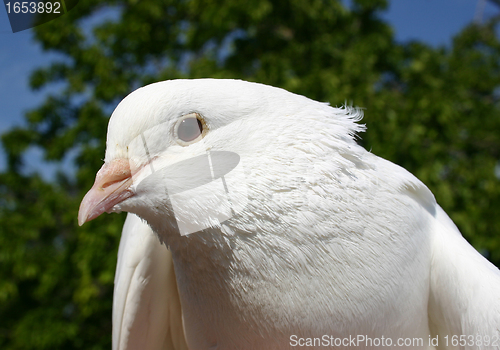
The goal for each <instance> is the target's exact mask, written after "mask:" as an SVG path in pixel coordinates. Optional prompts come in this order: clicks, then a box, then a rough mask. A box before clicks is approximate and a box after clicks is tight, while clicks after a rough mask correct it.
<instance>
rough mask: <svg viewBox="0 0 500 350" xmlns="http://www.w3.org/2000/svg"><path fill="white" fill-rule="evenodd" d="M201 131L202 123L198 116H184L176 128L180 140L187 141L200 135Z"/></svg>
mask: <svg viewBox="0 0 500 350" xmlns="http://www.w3.org/2000/svg"><path fill="white" fill-rule="evenodd" d="M202 131H203V125H202V124H201V121H199V120H198V118H186V119H184V120H183V121H181V123H180V125H179V129H178V130H177V136H178V137H179V138H180V139H181V140H182V141H186V142H189V141H192V140H194V139H195V138H197V137H198V136H200V135H201V132H202Z"/></svg>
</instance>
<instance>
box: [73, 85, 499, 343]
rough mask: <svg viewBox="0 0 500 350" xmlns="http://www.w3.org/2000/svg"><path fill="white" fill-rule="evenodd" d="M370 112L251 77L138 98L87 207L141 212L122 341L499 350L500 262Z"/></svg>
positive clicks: (127, 275) (132, 230)
mask: <svg viewBox="0 0 500 350" xmlns="http://www.w3.org/2000/svg"><path fill="white" fill-rule="evenodd" d="M361 117H362V115H361V112H360V111H359V110H357V109H353V108H333V107H330V106H329V105H328V104H326V103H320V102H316V101H313V100H310V99H308V98H306V97H303V96H299V95H295V94H292V93H290V92H287V91H285V90H282V89H279V88H274V87H270V86H266V85H262V84H257V83H249V82H245V81H237V80H217V79H200V80H173V81H165V82H159V83H155V84H151V85H148V86H146V87H143V88H140V89H138V90H136V91H134V92H133V93H131V94H130V95H129V96H127V97H126V98H125V99H124V100H123V101H122V102H121V103H120V104H119V105H118V107H117V108H116V110H115V111H114V113H113V115H112V116H111V119H110V122H109V129H108V136H107V149H106V157H105V164H104V165H103V167H102V168H101V170H100V171H99V172H98V173H97V176H96V181H95V184H94V186H93V187H92V189H91V190H90V191H89V192H88V193H87V195H86V196H85V198H84V199H83V201H82V204H81V207H80V212H79V223H80V225H81V224H83V223H84V222H86V221H89V220H92V219H93V218H95V217H97V216H99V215H100V214H101V213H103V212H119V211H127V212H129V213H130V214H128V217H127V220H126V222H125V226H124V228H123V233H122V238H121V243H120V249H119V255H118V266H117V270H116V279H115V291H114V302H113V349H115V350H118V349H119V350H125V349H127V350H130V349H137V350H138V349H140V350H143V349H148V350H156V349H191V350H198V349H218V350H223V349H229V350H234V349H294V348H309V349H311V348H318V349H319V348H321V349H323V348H335V349H344V348H345V349H347V348H358V349H371V348H377V349H380V348H395V349H397V348H400V349H403V348H404V349H412V348H414V349H500V338H499V336H500V335H499V332H500V272H499V270H498V269H497V268H496V267H495V266H494V265H492V264H491V263H490V262H488V261H487V260H486V259H485V258H483V256H481V255H480V254H479V253H478V252H477V251H476V250H475V249H474V248H472V246H470V245H469V244H468V243H467V241H466V240H465V239H464V238H463V237H462V235H461V234H460V232H459V231H458V229H457V228H456V226H455V225H454V224H453V222H452V221H451V220H450V218H449V217H448V216H447V215H446V213H445V212H444V211H443V210H442V209H441V207H440V206H439V205H438V204H436V202H435V199H434V196H433V195H432V193H431V192H430V191H429V189H428V188H427V187H426V186H425V185H424V184H423V183H422V182H420V181H419V180H418V179H417V178H415V177H414V176H413V175H412V174H410V173H409V172H407V171H406V170H405V169H403V168H401V167H399V166H397V165H395V164H393V163H391V162H389V161H387V160H384V159H382V158H379V157H377V156H375V155H373V154H371V153H369V152H367V151H366V150H365V149H363V148H362V147H361V146H359V145H357V144H356V143H355V141H354V137H355V133H356V132H358V131H362V130H363V129H364V126H362V125H360V124H358V123H356V122H357V121H359V120H360V119H361ZM132 213H133V214H132ZM136 215H137V216H136ZM141 219H142V220H141ZM160 242H162V243H164V244H165V245H166V246H168V247H169V250H168V249H167V248H166V247H165V246H164V245H162V244H161V243H160Z"/></svg>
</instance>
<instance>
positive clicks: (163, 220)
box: [78, 79, 362, 234]
mask: <svg viewBox="0 0 500 350" xmlns="http://www.w3.org/2000/svg"><path fill="white" fill-rule="evenodd" d="M359 118H360V115H359V113H358V114H357V113H350V111H349V110H345V109H336V108H332V107H330V106H328V105H327V104H325V103H319V102H316V101H313V100H310V99H308V98H305V97H303V96H299V95H295V94H292V93H289V92H287V91H285V90H282V89H279V88H274V87H270V86H266V85H262V84H257V83H249V82H244V81H237V80H217V79H199V80H172V81H165V82H159V83H155V84H151V85H148V86H145V87H143V88H140V89H138V90H136V91H134V92H133V93H131V94H130V95H129V96H127V97H126V98H125V99H124V100H123V101H122V102H121V103H120V104H119V105H118V106H117V108H116V109H115V111H114V112H113V114H112V116H111V119H110V121H109V127H108V136H107V142H106V145H107V148H106V157H105V163H104V165H103V166H102V168H101V169H100V170H99V172H98V173H97V176H96V180H95V183H94V186H93V187H92V188H91V189H90V191H89V192H88V193H87V195H86V196H85V198H84V199H83V201H82V203H81V206H80V212H79V216H78V221H79V224H80V225H82V224H83V223H85V222H87V221H89V220H92V219H94V218H96V217H98V216H99V215H100V214H102V213H103V212H116V211H128V212H132V213H135V214H137V215H139V216H140V217H142V218H143V219H145V220H147V221H148V223H149V224H150V225H151V226H152V227H153V228H154V229H155V230H156V231H158V230H164V229H168V228H170V229H171V228H172V227H175V226H176V225H177V224H180V223H179V217H178V215H175V214H179V215H180V216H182V218H181V221H182V220H183V219H184V220H186V221H190V220H191V221H197V222H198V223H197V224H196V225H194V226H189V224H188V227H187V228H185V232H188V231H191V232H193V230H195V229H196V227H198V228H199V227H202V226H207V225H209V226H210V225H212V224H214V222H216V221H219V222H220V221H221V217H220V215H219V214H220V213H219V214H214V215H212V217H211V216H210V215H208V218H205V219H206V220H205V221H206V222H203V220H204V219H203V218H201V216H203V215H202V214H200V213H201V212H203V210H206V207H207V206H208V207H212V208H211V209H214V208H215V207H217V206H221V208H222V209H220V210H222V211H224V210H225V211H232V213H233V214H234V211H235V207H234V206H235V205H236V206H238V204H240V209H242V208H243V207H244V206H245V205H246V204H247V202H246V199H247V197H248V196H249V195H250V196H252V195H251V194H249V193H248V191H247V190H248V187H247V182H248V180H249V178H251V182H253V183H256V182H259V181H260V180H259V178H264V177H269V179H272V178H273V176H275V177H282V178H283V177H284V175H285V173H286V172H287V171H295V172H297V171H298V172H300V170H299V169H297V168H293V167H290V165H291V164H292V165H293V163H294V162H295V161H296V160H297V159H301V156H302V155H304V154H307V153H308V152H309V151H310V149H309V151H307V148H308V147H309V146H307V143H312V144H314V143H321V142H323V141H324V142H325V145H326V144H328V143H332V142H335V141H332V140H337V141H338V142H343V143H346V142H347V143H352V135H353V134H354V132H355V131H358V130H360V129H362V126H361V125H358V124H356V123H354V121H356V120H357V119H359ZM322 140H323V141H322ZM325 147H326V146H325ZM309 153H310V152H309ZM312 153H314V151H312ZM313 156H314V154H313ZM307 161H308V162H310V161H311V159H309V160H307ZM302 163H303V162H302ZM302 163H301V164H302ZM242 164H243V165H244V166H243V167H242V166H241V165H242ZM243 168H244V170H243ZM229 174H231V176H229ZM225 175H227V176H225ZM215 180H220V181H219V182H220V183H221V184H220V186H219V187H220V188H222V190H221V191H222V192H221V193H222V194H221V195H220V196H218V195H215V196H214V193H215V192H216V191H217V188H215V187H213V186H216V184H215V182H214V181H215ZM211 182H214V184H212V185H213V186H212V185H211ZM211 186H212V187H211ZM221 186H222V187H221ZM228 186H229V187H228ZM231 186H233V187H231ZM257 187H258V186H257ZM228 193H230V194H229V197H231V195H236V197H232V198H230V199H229V201H226V202H227V203H229V204H227V203H226V204H223V203H222V202H224V200H222V199H221V196H222V197H224V198H226V196H227V195H228ZM175 196H177V197H175ZM210 196H212V197H213V198H212V197H210ZM231 201H232V203H231ZM221 203H222V204H221ZM179 205H180V207H179ZM228 205H229V207H228ZM231 206H233V207H231ZM217 210H218V209H217ZM217 210H215V211H217ZM176 211H177V212H176ZM218 215H219V217H218ZM205 216H207V215H205ZM226 216H227V215H226ZM229 216H231V215H230V214H229ZM175 218H177V220H175ZM167 226H168V227H167ZM177 228H178V229H180V227H177ZM188 233H189V232H188ZM181 234H182V233H181Z"/></svg>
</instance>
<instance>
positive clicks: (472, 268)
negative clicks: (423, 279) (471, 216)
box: [429, 207, 500, 349]
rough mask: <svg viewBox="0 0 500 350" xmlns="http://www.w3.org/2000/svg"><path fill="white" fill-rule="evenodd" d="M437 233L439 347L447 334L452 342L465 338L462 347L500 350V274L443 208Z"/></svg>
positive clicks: (434, 320)
mask: <svg viewBox="0 0 500 350" xmlns="http://www.w3.org/2000/svg"><path fill="white" fill-rule="evenodd" d="M434 233H435V234H434V237H433V243H432V261H431V277H430V298H429V317H430V326H431V331H432V332H433V333H434V335H438V336H439V343H440V345H441V343H442V342H443V343H444V337H445V336H446V335H448V339H449V340H450V339H451V336H454V335H456V336H458V339H459V340H460V335H464V336H465V337H466V338H465V339H466V340H467V341H466V343H467V344H466V345H465V346H464V347H461V349H500V338H499V337H500V271H499V270H498V269H497V268H496V267H495V266H494V265H493V264H491V263H490V262H489V261H488V260H486V259H485V258H484V257H483V256H482V255H481V254H479V253H478V252H477V251H476V250H475V249H474V248H473V247H472V246H471V245H470V244H469V243H468V242H467V241H466V240H465V239H464V238H463V237H462V235H461V234H460V232H459V231H458V229H457V227H456V226H455V224H454V223H453V222H452V221H451V219H450V218H449V217H448V215H446V213H445V212H444V211H443V209H441V208H440V207H438V208H437V212H436V228H435V232H434ZM469 336H473V337H474V338H470V337H469ZM487 337H489V342H487V339H488V338H487ZM469 339H470V342H469ZM479 342H481V344H480V343H479ZM461 345H463V344H461ZM450 348H454V347H450ZM456 348H458V347H456Z"/></svg>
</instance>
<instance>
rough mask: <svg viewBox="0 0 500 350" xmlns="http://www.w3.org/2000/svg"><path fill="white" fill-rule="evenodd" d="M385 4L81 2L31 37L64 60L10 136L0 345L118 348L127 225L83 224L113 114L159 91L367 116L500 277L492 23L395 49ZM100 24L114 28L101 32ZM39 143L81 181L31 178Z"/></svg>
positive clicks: (369, 136) (380, 150) (333, 0)
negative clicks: (121, 255)
mask: <svg viewBox="0 0 500 350" xmlns="http://www.w3.org/2000/svg"><path fill="white" fill-rule="evenodd" d="M386 5H387V4H386V2H385V1H383V0H378V1H366V0H357V1H353V4H352V7H351V8H346V7H345V6H344V5H342V3H341V2H340V1H338V0H311V1H303V0H286V1H285V0H256V1H253V2H241V1H236V0H225V1H221V0H189V1H177V0H175V1H174V0H161V1H160V0H141V1H137V0H130V1H117V0H115V1H107V2H104V1H100V0H86V1H80V3H79V4H78V6H77V7H76V8H75V9H74V10H72V11H70V12H69V13H68V14H67V15H65V16H62V17H60V18H58V19H57V20H54V21H52V22H49V23H47V24H44V25H42V26H39V27H36V28H35V29H34V31H35V35H36V40H37V41H38V42H40V43H41V44H42V45H43V47H44V48H45V49H46V50H50V51H55V52H58V53H60V54H62V55H63V56H64V59H61V61H60V62H54V63H53V64H52V65H51V66H49V67H42V68H40V69H38V70H37V71H35V72H34V73H33V74H32V76H31V86H32V88H33V89H42V88H43V87H45V86H47V85H50V84H54V83H62V85H63V90H62V91H61V92H60V93H59V94H58V95H55V96H50V97H48V98H47V100H46V101H45V103H44V104H43V105H42V106H40V107H39V108H37V109H35V110H33V111H31V112H29V113H28V114H27V115H26V121H27V126H26V127H24V128H17V129H14V130H12V131H10V132H8V133H6V134H4V135H3V136H2V142H3V145H4V148H5V150H6V152H7V156H8V163H9V164H8V165H9V168H8V170H7V171H6V172H4V173H3V174H0V227H1V232H0V242H1V247H2V248H1V249H0V315H1V317H0V348H1V349H7V350H9V349H12V350H13V349H109V348H110V343H111V337H110V334H111V305H112V288H113V276H114V268H115V264H116V252H117V247H118V242H119V236H120V229H121V225H122V223H123V219H124V216H122V215H110V216H105V217H101V218H98V219H96V220H95V221H92V222H90V223H88V224H86V225H84V226H83V227H78V226H77V221H76V216H77V211H78V206H79V202H80V200H81V199H82V197H83V195H84V193H85V191H86V190H88V189H89V188H90V186H91V185H92V182H93V178H94V176H95V173H96V171H97V170H98V169H99V167H100V166H101V165H102V161H101V159H102V157H103V155H104V146H105V137H106V126H107V120H108V117H109V114H110V112H111V111H112V109H113V108H114V107H115V106H116V104H117V103H118V102H119V101H120V100H121V99H122V98H123V97H124V96H125V95H126V94H128V93H129V92H130V91H132V90H133V89H135V88H137V87H139V86H142V85H145V84H147V83H150V82H154V81H159V80H165V79H173V78H197V77H216V78H240V79H246V80H252V81H259V82H262V83H267V84H271V85H275V86H281V87H283V88H286V89H288V90H291V91H294V92H297V93H300V94H303V95H306V96H308V97H311V98H313V99H317V100H322V101H329V102H330V103H331V104H332V105H342V104H344V103H345V102H346V101H347V103H351V102H352V103H353V104H355V105H358V106H363V107H365V108H366V117H365V122H366V123H367V126H368V132H367V133H366V134H364V135H361V136H362V140H361V141H360V142H361V143H362V144H363V145H364V146H365V147H366V148H367V149H369V150H372V151H373V152H374V153H375V154H378V155H380V156H383V157H385V158H387V159H389V160H392V161H394V162H396V163H398V164H400V165H402V166H404V167H405V168H407V169H408V170H410V171H411V172H413V173H414V174H415V175H417V176H418V177H419V178H420V179H421V180H423V181H424V182H425V183H426V184H427V185H428V186H429V187H430V188H431V190H432V191H433V192H434V194H435V195H436V198H437V200H438V202H439V203H441V205H442V206H443V208H444V209H445V210H446V211H447V212H448V213H449V214H450V215H451V217H452V218H453V220H454V221H455V222H456V223H457V225H458V226H459V228H460V229H461V231H462V232H463V233H464V235H465V236H466V238H467V239H469V240H470V241H471V243H472V244H473V245H475V246H476V248H478V249H479V250H480V251H481V252H484V253H488V254H489V258H490V259H491V260H492V261H493V262H494V263H495V264H497V266H498V265H500V238H499V237H498V235H497V234H496V233H497V232H500V230H499V223H498V220H496V219H495V218H496V216H495V211H496V210H498V208H500V186H499V181H500V180H499V179H498V178H497V177H495V172H494V170H495V167H496V166H497V164H498V159H499V157H500V154H499V153H500V140H499V138H498V134H499V130H500V125H499V123H500V117H499V115H500V114H499V113H498V112H499V104H498V99H499V92H498V91H499V90H498V88H497V87H498V86H499V83H500V81H499V80H500V69H499V68H500V67H499V62H500V61H498V57H500V56H499V54H500V52H499V51H500V43H499V41H498V38H497V36H496V35H495V25H496V23H495V22H492V23H488V24H487V25H484V26H475V25H471V26H469V27H467V28H465V29H464V30H463V31H462V32H461V33H460V34H459V35H458V36H457V37H456V38H455V40H454V42H453V45H452V47H451V48H432V47H429V46H426V45H424V44H422V43H418V42H411V43H405V44H398V43H396V42H395V41H394V39H393V37H392V29H391V28H390V27H389V26H388V25H387V24H386V23H384V22H383V21H382V20H381V19H380V18H379V17H378V13H379V12H380V11H381V10H383V9H384V8H385V7H386ZM103 11H104V13H108V14H111V15H110V16H108V17H110V19H107V20H106V19H104V20H103V19H102V18H103V17H101V20H100V21H96V20H95V18H96V16H95V15H96V14H99V13H102V12H103ZM90 18H94V20H93V21H89V19H90ZM97 18H99V16H97ZM104 18H106V17H104ZM32 146H37V147H40V148H41V149H42V150H43V151H44V154H45V157H46V159H47V160H51V161H60V160H62V159H63V158H64V157H65V156H66V155H67V154H68V152H70V151H73V152H76V154H77V158H76V165H77V167H78V172H77V175H76V178H68V177H67V176H65V175H62V174H61V175H60V176H58V178H57V179H55V180H54V181H53V182H52V183H47V182H45V181H43V180H42V179H41V178H40V177H39V176H37V175H22V174H23V168H24V165H23V154H24V153H25V151H26V150H27V149H28V148H29V147H32Z"/></svg>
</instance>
